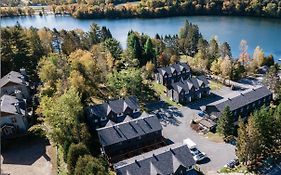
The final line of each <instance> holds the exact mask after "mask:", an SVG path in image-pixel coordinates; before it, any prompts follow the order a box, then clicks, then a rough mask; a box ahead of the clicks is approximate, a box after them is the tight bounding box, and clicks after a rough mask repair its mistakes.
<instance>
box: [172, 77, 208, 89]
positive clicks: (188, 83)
mask: <svg viewBox="0 0 281 175" xmlns="http://www.w3.org/2000/svg"><path fill="white" fill-rule="evenodd" d="M203 83H204V84H205V85H208V84H209V82H208V80H207V78H206V77H205V76H203V75H202V76H198V77H195V78H194V77H193V78H190V79H187V80H182V81H179V82H176V83H173V84H172V85H171V87H172V89H174V90H175V91H176V92H178V93H180V92H181V91H185V92H189V91H190V90H191V89H192V87H195V88H199V87H201V85H202V84H203Z"/></svg>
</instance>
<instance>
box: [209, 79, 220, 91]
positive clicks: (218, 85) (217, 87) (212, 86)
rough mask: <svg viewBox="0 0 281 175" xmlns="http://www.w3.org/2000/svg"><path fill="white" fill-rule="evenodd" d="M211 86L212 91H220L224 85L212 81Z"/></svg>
mask: <svg viewBox="0 0 281 175" xmlns="http://www.w3.org/2000/svg"><path fill="white" fill-rule="evenodd" d="M209 86H210V88H211V90H220V89H221V88H222V86H223V85H222V84H221V83H218V82H216V81H212V80H210V84H209Z"/></svg>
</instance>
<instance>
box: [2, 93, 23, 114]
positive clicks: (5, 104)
mask: <svg viewBox="0 0 281 175" xmlns="http://www.w3.org/2000/svg"><path fill="white" fill-rule="evenodd" d="M17 104H18V105H19V106H18V107H19V108H18V109H17V107H16V105H17ZM25 109H26V103H25V101H24V100H19V99H17V98H16V97H15V96H11V95H3V96H2V97H1V112H5V113H9V114H15V115H16V114H22V115H25Z"/></svg>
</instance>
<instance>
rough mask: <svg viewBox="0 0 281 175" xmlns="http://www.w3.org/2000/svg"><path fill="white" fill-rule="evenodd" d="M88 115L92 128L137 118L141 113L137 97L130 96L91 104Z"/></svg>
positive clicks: (87, 111)
mask: <svg viewBox="0 0 281 175" xmlns="http://www.w3.org/2000/svg"><path fill="white" fill-rule="evenodd" d="M86 115H87V120H88V122H89V124H90V126H91V128H100V127H105V126H111V125H114V124H115V123H120V122H123V121H128V120H131V119H134V118H137V117H139V116H140V115H141V113H140V106H139V104H138V101H137V98H136V97H134V96H130V97H126V98H124V99H118V100H112V101H109V102H107V103H103V104H99V105H94V106H89V107H88V108H87V109H86Z"/></svg>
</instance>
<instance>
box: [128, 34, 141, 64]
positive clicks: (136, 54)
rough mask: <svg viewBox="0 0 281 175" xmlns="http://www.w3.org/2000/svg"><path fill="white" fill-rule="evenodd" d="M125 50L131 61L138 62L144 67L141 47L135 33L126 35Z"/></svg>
mask: <svg viewBox="0 0 281 175" xmlns="http://www.w3.org/2000/svg"><path fill="white" fill-rule="evenodd" d="M127 50H128V53H129V56H130V58H131V59H137V60H139V62H140V65H141V66H143V65H145V63H146V61H145V60H143V59H142V47H141V45H140V41H139V38H138V36H137V34H136V33H135V32H131V33H129V35H128V39H127Z"/></svg>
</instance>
